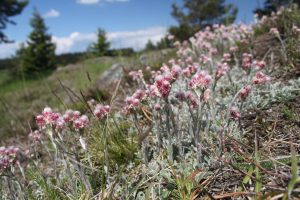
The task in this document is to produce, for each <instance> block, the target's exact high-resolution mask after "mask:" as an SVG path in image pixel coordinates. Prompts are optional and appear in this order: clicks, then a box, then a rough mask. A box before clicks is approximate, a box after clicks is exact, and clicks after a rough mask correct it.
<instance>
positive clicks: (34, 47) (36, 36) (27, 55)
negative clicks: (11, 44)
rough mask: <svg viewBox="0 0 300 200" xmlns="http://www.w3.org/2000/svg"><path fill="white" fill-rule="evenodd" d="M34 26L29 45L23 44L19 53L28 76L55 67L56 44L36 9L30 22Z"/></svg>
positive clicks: (22, 67)
mask: <svg viewBox="0 0 300 200" xmlns="http://www.w3.org/2000/svg"><path fill="white" fill-rule="evenodd" d="M30 25H31V27H32V28H33V30H32V32H31V33H30V35H29V37H28V40H27V45H23V46H21V48H20V50H19V52H18V53H17V54H18V55H19V57H20V67H21V71H22V73H24V74H25V75H26V76H34V75H37V74H39V73H46V72H49V71H52V70H54V69H55V67H56V64H55V44H53V43H52V41H51V35H50V34H48V33H47V29H48V28H47V27H46V25H45V23H44V20H43V18H42V17H41V15H40V14H39V13H38V12H37V11H35V12H34V13H33V18H32V19H31V22H30Z"/></svg>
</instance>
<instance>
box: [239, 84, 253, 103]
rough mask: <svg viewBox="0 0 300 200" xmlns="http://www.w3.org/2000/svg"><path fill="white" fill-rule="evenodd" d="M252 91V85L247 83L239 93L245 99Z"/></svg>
mask: <svg viewBox="0 0 300 200" xmlns="http://www.w3.org/2000/svg"><path fill="white" fill-rule="evenodd" d="M250 92H251V86H250V85H247V86H245V87H243V88H242V89H241V91H240V93H239V96H240V98H241V100H243V101H245V100H246V98H247V97H248V96H249V94H250Z"/></svg>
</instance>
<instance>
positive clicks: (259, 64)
mask: <svg viewBox="0 0 300 200" xmlns="http://www.w3.org/2000/svg"><path fill="white" fill-rule="evenodd" d="M253 64H254V65H255V66H256V68H257V69H259V70H261V69H263V68H265V66H266V62H265V61H263V60H262V61H254V62H253Z"/></svg>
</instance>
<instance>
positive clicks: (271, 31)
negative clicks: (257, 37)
mask: <svg viewBox="0 0 300 200" xmlns="http://www.w3.org/2000/svg"><path fill="white" fill-rule="evenodd" d="M270 33H271V34H273V35H275V36H279V31H278V29H277V28H270Z"/></svg>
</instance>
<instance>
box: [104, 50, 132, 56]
mask: <svg viewBox="0 0 300 200" xmlns="http://www.w3.org/2000/svg"><path fill="white" fill-rule="evenodd" d="M134 53H135V52H134V50H133V49H132V48H122V49H110V50H108V51H107V56H132V55H133V54H134Z"/></svg>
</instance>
